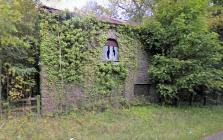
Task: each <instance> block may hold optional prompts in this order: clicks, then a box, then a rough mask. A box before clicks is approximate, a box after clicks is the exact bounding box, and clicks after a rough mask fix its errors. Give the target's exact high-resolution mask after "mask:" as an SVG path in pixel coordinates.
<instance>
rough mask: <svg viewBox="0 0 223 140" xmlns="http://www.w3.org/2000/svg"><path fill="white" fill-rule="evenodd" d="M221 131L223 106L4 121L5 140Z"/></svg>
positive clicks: (166, 137)
mask: <svg viewBox="0 0 223 140" xmlns="http://www.w3.org/2000/svg"><path fill="white" fill-rule="evenodd" d="M221 130H223V108H222V106H215V107H204V108H200V107H193V108H172V107H161V106H145V107H133V108H130V109H124V110H108V111H106V112H104V113H94V112H91V113H89V112H88V113H72V114H70V115H67V116H60V117H42V118H38V117H28V116H26V117H20V118H10V119H2V120H0V139H1V140H15V139H16V140H70V139H71V138H74V140H199V139H201V138H202V137H205V136H207V135H210V134H212V133H215V132H218V131H221Z"/></svg>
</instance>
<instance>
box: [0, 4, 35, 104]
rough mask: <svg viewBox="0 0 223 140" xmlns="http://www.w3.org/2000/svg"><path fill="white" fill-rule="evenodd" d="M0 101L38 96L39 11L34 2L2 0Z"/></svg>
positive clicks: (0, 10) (0, 15) (0, 20)
mask: <svg viewBox="0 0 223 140" xmlns="http://www.w3.org/2000/svg"><path fill="white" fill-rule="evenodd" d="M0 7H1V8H0V13H1V14H0V22H1V24H0V30H1V32H0V100H1V99H2V98H3V99H9V100H18V99H21V98H23V97H29V96H32V95H34V94H38V92H39V91H38V88H37V87H36V82H37V80H36V79H37V77H38V76H37V71H38V65H37V63H38V55H39V52H38V47H37V46H38V42H39V40H38V30H37V22H38V21H37V17H38V14H37V10H36V8H35V5H34V3H33V1H32V0H27V1H23V0H16V1H5V0H0Z"/></svg>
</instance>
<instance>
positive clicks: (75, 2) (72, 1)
mask: <svg viewBox="0 0 223 140" xmlns="http://www.w3.org/2000/svg"><path fill="white" fill-rule="evenodd" d="M40 1H41V2H42V3H43V4H44V5H47V6H50V7H54V8H57V9H61V10H62V9H68V10H70V11H72V10H73V9H74V8H75V7H76V8H82V7H83V6H84V5H85V4H86V3H87V2H88V1H89V0H40ZM91 1H96V2H97V3H98V4H100V5H103V6H105V5H107V4H108V1H107V0H91Z"/></svg>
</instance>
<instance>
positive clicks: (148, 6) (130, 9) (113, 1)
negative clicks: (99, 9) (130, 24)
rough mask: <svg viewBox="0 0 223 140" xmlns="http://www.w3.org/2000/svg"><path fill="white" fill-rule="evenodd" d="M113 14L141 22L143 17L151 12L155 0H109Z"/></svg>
mask: <svg viewBox="0 0 223 140" xmlns="http://www.w3.org/2000/svg"><path fill="white" fill-rule="evenodd" d="M109 1H110V7H109V8H110V9H112V11H113V13H112V14H113V16H115V17H119V18H123V17H124V18H125V19H128V20H131V21H134V22H141V21H142V19H143V17H145V16H147V15H150V14H152V8H153V5H154V4H155V0H109Z"/></svg>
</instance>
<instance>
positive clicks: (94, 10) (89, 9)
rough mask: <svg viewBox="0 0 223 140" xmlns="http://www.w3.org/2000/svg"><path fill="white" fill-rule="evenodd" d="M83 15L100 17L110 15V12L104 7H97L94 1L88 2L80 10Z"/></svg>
mask: <svg viewBox="0 0 223 140" xmlns="http://www.w3.org/2000/svg"><path fill="white" fill-rule="evenodd" d="M81 11H82V12H83V13H85V14H93V15H95V16H102V15H111V13H112V12H111V10H109V9H108V8H106V7H103V6H101V5H99V4H98V3H97V2H96V1H93V0H90V1H88V2H87V4H86V5H85V6H84V7H83V8H82V9H81Z"/></svg>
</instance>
